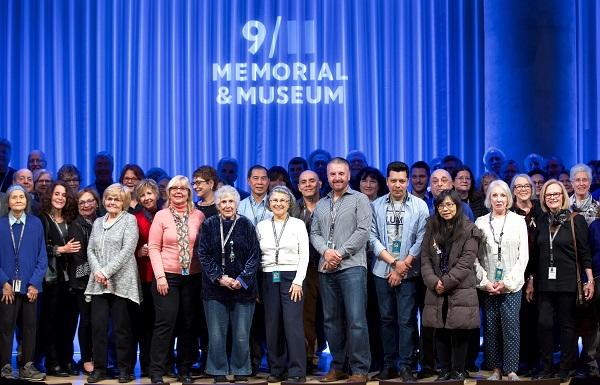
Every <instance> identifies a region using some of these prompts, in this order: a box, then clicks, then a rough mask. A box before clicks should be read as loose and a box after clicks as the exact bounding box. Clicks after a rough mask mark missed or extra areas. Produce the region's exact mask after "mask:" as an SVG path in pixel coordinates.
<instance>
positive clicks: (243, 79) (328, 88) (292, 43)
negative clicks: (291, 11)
mask: <svg viewBox="0 0 600 385" xmlns="http://www.w3.org/2000/svg"><path fill="white" fill-rule="evenodd" d="M315 31H316V26H315V21H314V20H306V21H304V22H299V21H297V20H282V17H281V16H278V17H277V21H276V23H275V26H274V28H273V30H272V31H269V30H267V27H266V26H265V24H264V23H262V22H261V21H258V20H249V21H248V22H247V23H246V24H245V25H244V26H243V27H242V29H241V36H242V38H243V39H245V43H246V44H249V48H248V52H249V53H250V57H251V60H250V61H248V62H231V63H213V68H212V80H213V81H214V82H219V84H220V86H219V87H218V88H217V95H216V102H217V103H218V104H344V102H345V100H346V95H345V91H346V87H345V82H346V81H347V80H348V76H347V75H346V74H344V71H343V68H342V63H341V62H335V63H328V62H322V63H318V62H316V61H310V60H306V61H302V60H300V59H299V58H300V57H301V56H307V55H313V56H314V54H316V53H317V52H316V37H315ZM280 39H284V41H283V42H284V43H287V44H280ZM300 42H303V44H300ZM282 46H283V48H282ZM280 49H283V50H285V51H286V52H278V54H279V55H278V56H277V57H275V53H276V51H277V50H280ZM261 50H265V51H264V52H261ZM261 53H262V55H259V54H261ZM266 53H268V55H267V56H268V60H266V61H264V62H263V61H258V59H259V56H261V57H264V56H265V54H266ZM282 53H283V55H282ZM285 55H287V56H288V57H293V59H292V60H289V61H278V60H280V58H281V57H282V56H283V57H285ZM224 82H225V84H226V83H229V85H222V84H223V83H224ZM239 83H243V85H239Z"/></svg>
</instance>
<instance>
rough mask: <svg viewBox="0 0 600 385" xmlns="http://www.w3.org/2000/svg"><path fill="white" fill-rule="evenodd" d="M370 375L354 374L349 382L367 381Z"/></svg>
mask: <svg viewBox="0 0 600 385" xmlns="http://www.w3.org/2000/svg"><path fill="white" fill-rule="evenodd" d="M367 381H369V377H368V376H367V375H366V374H353V375H351V376H350V377H349V378H348V382H367Z"/></svg>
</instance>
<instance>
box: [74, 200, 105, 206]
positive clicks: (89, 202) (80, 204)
mask: <svg viewBox="0 0 600 385" xmlns="http://www.w3.org/2000/svg"><path fill="white" fill-rule="evenodd" d="M107 200H108V199H107ZM95 203H96V200H95V199H90V200H87V201H79V206H81V207H84V206H86V205H93V204H95Z"/></svg>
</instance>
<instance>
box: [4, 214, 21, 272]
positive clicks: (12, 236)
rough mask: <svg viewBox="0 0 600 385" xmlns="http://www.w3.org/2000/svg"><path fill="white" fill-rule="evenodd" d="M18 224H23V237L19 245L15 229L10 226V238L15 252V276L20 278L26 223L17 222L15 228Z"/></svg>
mask: <svg viewBox="0 0 600 385" xmlns="http://www.w3.org/2000/svg"><path fill="white" fill-rule="evenodd" d="M17 223H21V235H20V236H19V243H17V242H16V241H15V234H14V232H13V227H12V226H8V228H9V229H10V238H11V239H12V244H13V251H14V252H15V275H16V276H17V277H18V276H19V249H20V248H21V242H22V241H23V233H24V232H25V223H23V222H21V221H19V222H15V223H14V224H13V226H14V225H15V224H17Z"/></svg>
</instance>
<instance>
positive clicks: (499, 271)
mask: <svg viewBox="0 0 600 385" xmlns="http://www.w3.org/2000/svg"><path fill="white" fill-rule="evenodd" d="M503 275H504V270H503V269H502V268H501V267H497V268H496V272H495V273H494V281H502V276H503Z"/></svg>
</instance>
